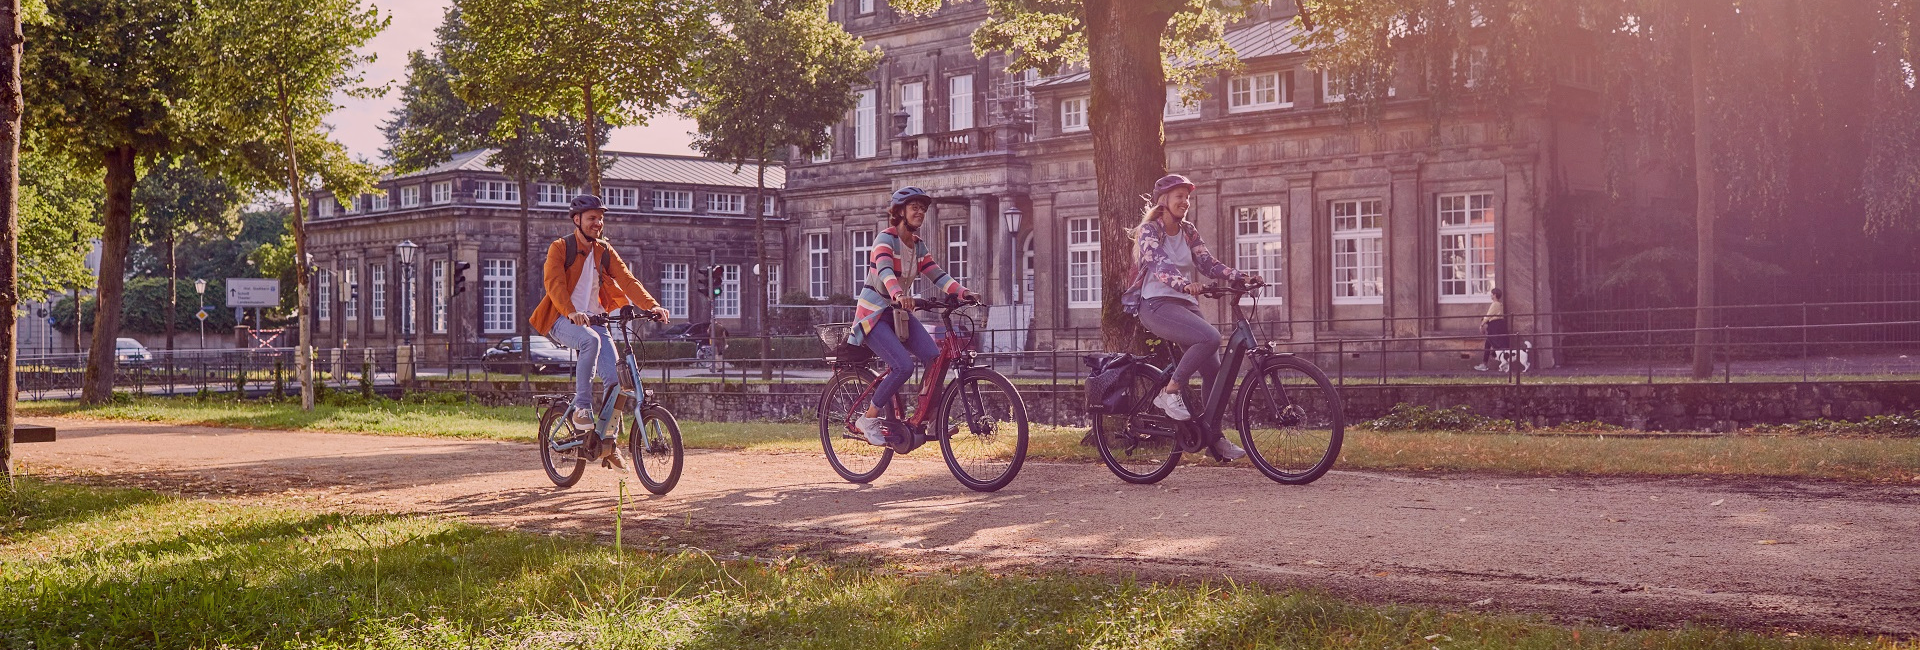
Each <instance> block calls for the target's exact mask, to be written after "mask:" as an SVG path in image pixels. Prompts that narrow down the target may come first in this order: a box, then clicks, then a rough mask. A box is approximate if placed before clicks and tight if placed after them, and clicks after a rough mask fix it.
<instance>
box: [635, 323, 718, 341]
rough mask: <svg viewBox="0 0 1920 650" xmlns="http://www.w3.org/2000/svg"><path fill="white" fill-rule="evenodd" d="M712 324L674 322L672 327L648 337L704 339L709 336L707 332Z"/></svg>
mask: <svg viewBox="0 0 1920 650" xmlns="http://www.w3.org/2000/svg"><path fill="white" fill-rule="evenodd" d="M712 326H713V324H712V323H674V324H673V325H672V326H671V327H668V328H666V329H663V330H660V331H658V332H654V333H653V334H652V335H651V336H649V337H648V338H652V339H655V340H659V339H667V340H673V341H686V340H692V339H704V338H707V332H708V330H711V329H712Z"/></svg>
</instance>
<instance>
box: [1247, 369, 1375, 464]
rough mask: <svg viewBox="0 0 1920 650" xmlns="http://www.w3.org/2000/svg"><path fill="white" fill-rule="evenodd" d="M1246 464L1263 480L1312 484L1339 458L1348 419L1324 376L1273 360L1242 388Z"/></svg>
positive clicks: (1255, 370) (1255, 372)
mask: <svg viewBox="0 0 1920 650" xmlns="http://www.w3.org/2000/svg"><path fill="white" fill-rule="evenodd" d="M1235 413H1236V414H1237V416H1238V420H1239V424H1240V442H1241V444H1243V445H1246V447H1247V459H1249V460H1252V461H1253V466H1254V467H1258V468H1260V473H1262V474H1266V475H1267V478H1270V479H1273V480H1275V481H1279V482H1281V483H1285V484H1287V485H1305V484H1308V483H1312V482H1313V481H1314V480H1315V479H1318V478H1320V476H1321V475H1323V474H1326V473H1327V470H1328V469H1331V468H1332V467H1333V463H1334V461H1335V460H1336V459H1338V458H1339V457H1340V442H1341V440H1342V439H1343V438H1345V436H1346V429H1347V421H1346V415H1345V414H1344V413H1343V412H1342V407H1341V404H1340V393H1339V392H1337V391H1335V390H1334V389H1333V383H1332V382H1329V381H1327V374H1326V373H1324V372H1321V371H1320V368H1319V367H1317V366H1314V365H1313V364H1312V363H1311V362H1308V361H1307V360H1305V359H1301V358H1299V357H1274V358H1272V359H1270V360H1268V361H1266V362H1265V363H1263V364H1261V365H1260V366H1259V367H1257V368H1255V369H1254V371H1253V372H1252V373H1250V374H1249V375H1248V377H1247V382H1246V383H1245V384H1242V385H1241V387H1240V399H1239V403H1238V405H1237V408H1236V409H1235Z"/></svg>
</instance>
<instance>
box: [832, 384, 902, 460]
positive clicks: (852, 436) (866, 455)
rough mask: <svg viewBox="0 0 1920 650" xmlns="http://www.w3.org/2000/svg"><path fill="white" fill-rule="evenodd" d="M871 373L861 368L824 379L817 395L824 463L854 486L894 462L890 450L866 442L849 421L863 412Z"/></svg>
mask: <svg viewBox="0 0 1920 650" xmlns="http://www.w3.org/2000/svg"><path fill="white" fill-rule="evenodd" d="M872 383H873V373H871V372H867V371H866V370H863V369H855V370H843V371H840V372H838V373H834V375H833V379H829V380H827V388H826V390H825V391H822V392H821V393H820V410H819V413H820V446H821V447H822V448H823V449H825V450H826V452H827V464H828V465H832V466H833V471H834V473H836V474H839V475H840V478H843V479H846V480H848V481H850V482H853V483H870V482H872V481H873V479H876V478H880V474H881V473H882V472H885V471H887V463H890V462H893V450H892V449H889V448H886V447H875V446H873V445H871V444H868V443H867V437H866V436H864V435H861V433H860V432H858V431H854V430H853V428H852V427H851V426H849V424H848V423H849V422H851V421H852V418H853V416H854V415H855V412H856V410H857V411H858V412H861V413H864V412H866V410H867V405H868V404H869V402H868V401H867V400H865V399H861V395H862V394H864V393H866V392H867V386H868V385H870V384H872Z"/></svg>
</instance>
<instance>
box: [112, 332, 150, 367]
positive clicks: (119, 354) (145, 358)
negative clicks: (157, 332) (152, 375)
mask: <svg viewBox="0 0 1920 650" xmlns="http://www.w3.org/2000/svg"><path fill="white" fill-rule="evenodd" d="M113 358H114V360H115V361H117V362H119V363H120V364H121V365H126V366H144V365H147V363H148V362H150V361H153V353H152V352H148V351H147V346H144V345H141V344H140V342H139V341H136V340H133V339H129V338H118V339H114V340H113Z"/></svg>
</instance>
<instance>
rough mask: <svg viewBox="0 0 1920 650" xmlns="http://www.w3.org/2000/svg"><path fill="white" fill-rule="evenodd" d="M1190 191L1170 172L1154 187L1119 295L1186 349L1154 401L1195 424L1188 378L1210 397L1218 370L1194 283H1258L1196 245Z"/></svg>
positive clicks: (1228, 448) (1150, 326)
mask: <svg viewBox="0 0 1920 650" xmlns="http://www.w3.org/2000/svg"><path fill="white" fill-rule="evenodd" d="M1193 189H1194V185H1193V181H1192V180H1189V179H1188V178H1187V177H1185V176H1181V175H1179V174H1168V175H1166V176H1164V177H1162V178H1161V179H1160V180H1159V181H1156V182H1154V184H1153V195H1152V201H1153V204H1152V205H1151V206H1149V207H1148V208H1147V212H1146V215H1145V216H1144V218H1143V219H1141V221H1140V226H1139V227H1137V228H1134V229H1133V237H1134V261H1133V278H1132V280H1131V281H1130V282H1129V283H1128V285H1127V291H1126V293H1125V294H1122V295H1121V297H1120V302H1121V304H1122V305H1123V306H1124V307H1125V308H1126V310H1127V312H1128V313H1131V314H1134V315H1135V316H1138V317H1139V318H1140V324H1141V325H1142V326H1144V327H1146V328H1147V331H1150V332H1153V333H1154V334H1155V335H1157V336H1159V337H1160V338H1162V339H1164V340H1167V341H1170V342H1173V343H1175V344H1178V345H1179V346H1180V348H1181V350H1183V352H1182V353H1181V356H1180V360H1179V363H1178V364H1176V365H1175V366H1174V371H1173V378H1172V380H1171V381H1168V382H1167V385H1166V386H1165V387H1164V388H1163V389H1162V390H1161V392H1160V394H1159V395H1156V396H1154V399H1153V405H1154V406H1157V407H1159V408H1160V410H1161V411H1162V412H1164V413H1166V414H1167V417H1170V418H1173V419H1175V420H1190V419H1193V414H1192V413H1191V412H1189V411H1188V410H1187V403H1186V400H1185V399H1184V398H1182V397H1181V396H1180V391H1181V389H1183V388H1185V387H1186V385H1187V381H1188V380H1189V379H1192V378H1193V375H1194V373H1200V377H1201V386H1202V388H1201V394H1202V395H1211V394H1213V393H1212V391H1213V386H1212V384H1213V375H1214V372H1215V371H1216V370H1217V369H1218V368H1219V367H1220V330H1219V329H1218V328H1215V327H1214V326H1213V324H1212V323H1208V322H1207V319H1206V317H1204V316H1201V315H1200V301H1199V300H1198V299H1196V298H1195V296H1198V295H1200V292H1201V291H1202V290H1203V289H1205V288H1206V285H1204V284H1202V283H1201V282H1198V281H1196V276H1198V275H1201V274H1204V275H1206V276H1210V277H1214V278H1219V279H1221V280H1230V281H1231V280H1242V281H1253V282H1258V281H1259V276H1255V275H1251V274H1247V273H1242V272H1240V271H1238V270H1235V269H1233V268H1231V267H1228V266H1227V265H1226V263H1224V262H1221V261H1220V260H1219V259H1216V258H1215V257H1214V256H1213V253H1212V252H1210V251H1209V250H1208V249H1207V244H1206V242H1203V241H1201V240H1200V230H1199V229H1198V228H1196V227H1194V225H1193V222H1192V221H1191V220H1188V219H1187V214H1188V212H1190V211H1191V210H1192V209H1193V200H1192V196H1193ZM1202 401H1203V402H1204V399H1203V400H1202ZM1213 444H1214V447H1213V452H1214V454H1216V455H1218V456H1220V457H1221V458H1225V459H1227V460H1235V459H1238V458H1240V457H1242V456H1245V455H1246V451H1245V450H1243V449H1241V448H1240V446H1239V445H1236V444H1233V441H1231V440H1227V439H1226V438H1224V437H1222V438H1219V439H1216V440H1215V441H1214V443H1213Z"/></svg>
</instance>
